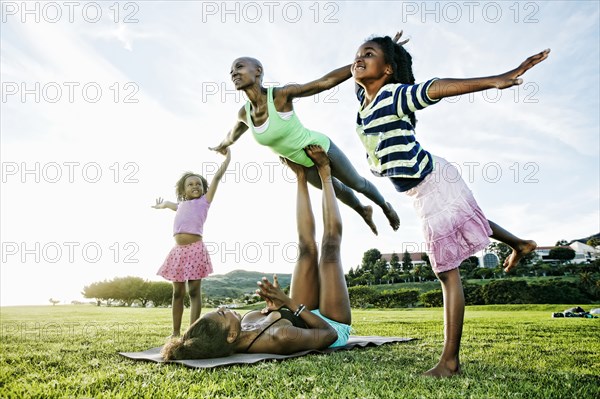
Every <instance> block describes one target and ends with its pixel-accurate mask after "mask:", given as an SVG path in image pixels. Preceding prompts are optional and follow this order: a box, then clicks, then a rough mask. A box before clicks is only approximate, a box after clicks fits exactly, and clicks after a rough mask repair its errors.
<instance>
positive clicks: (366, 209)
mask: <svg viewBox="0 0 600 399" xmlns="http://www.w3.org/2000/svg"><path fill="white" fill-rule="evenodd" d="M359 214H360V216H362V218H363V219H364V221H365V223H367V224H368V225H369V227H370V228H371V231H372V232H373V233H374V234H375V235H379V233H378V232H377V226H375V223H374V222H373V207H372V206H370V205H365V206H363V207H362V211H360V212H359Z"/></svg>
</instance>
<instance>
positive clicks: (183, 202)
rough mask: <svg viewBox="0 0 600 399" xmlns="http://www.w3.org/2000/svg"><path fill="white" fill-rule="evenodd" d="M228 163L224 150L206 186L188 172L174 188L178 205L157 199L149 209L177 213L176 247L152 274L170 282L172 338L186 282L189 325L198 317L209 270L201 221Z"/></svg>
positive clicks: (176, 333) (178, 327)
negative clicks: (171, 291)
mask: <svg viewBox="0 0 600 399" xmlns="http://www.w3.org/2000/svg"><path fill="white" fill-rule="evenodd" d="M230 160H231V153H230V152H229V150H227V151H226V152H225V160H224V161H223V163H222V164H221V167H220V168H219V169H218V170H217V172H216V173H215V176H214V177H213V179H212V181H211V183H210V186H209V185H208V183H207V181H206V179H205V178H204V177H202V176H200V175H198V174H195V173H191V172H187V173H184V174H183V176H181V178H180V179H179V180H178V181H177V184H176V185H175V192H176V194H177V201H178V202H177V203H173V202H169V201H163V199H162V198H158V199H157V200H156V204H155V205H153V206H152V207H153V208H155V209H165V208H169V209H172V210H174V211H176V212H177V214H176V215H175V222H174V224H173V236H174V237H175V243H176V244H177V245H176V246H175V247H173V249H172V250H171V252H169V255H168V256H167V259H166V260H165V261H164V263H163V265H162V266H161V267H160V269H158V272H157V273H156V274H158V275H159V276H162V277H164V278H165V279H167V280H169V281H172V282H173V302H172V313H173V333H172V335H171V336H172V337H178V336H179V335H180V334H181V318H182V317H183V299H184V297H185V283H186V281H187V283H188V290H189V294H190V305H191V306H190V307H191V309H190V324H192V323H194V322H195V321H196V320H197V319H198V318H200V312H201V309H202V297H201V294H200V284H201V282H202V279H203V278H204V277H207V276H208V275H209V274H210V273H212V271H213V268H212V263H211V261H210V256H209V254H208V251H207V250H206V246H205V245H204V242H203V241H202V234H203V228H204V222H205V221H206V217H207V215H208V209H209V208H210V204H211V203H212V201H213V198H214V196H215V192H216V191H217V186H218V185H219V181H220V180H221V178H222V177H223V175H224V174H225V171H226V170H227V166H228V165H229V161H230Z"/></svg>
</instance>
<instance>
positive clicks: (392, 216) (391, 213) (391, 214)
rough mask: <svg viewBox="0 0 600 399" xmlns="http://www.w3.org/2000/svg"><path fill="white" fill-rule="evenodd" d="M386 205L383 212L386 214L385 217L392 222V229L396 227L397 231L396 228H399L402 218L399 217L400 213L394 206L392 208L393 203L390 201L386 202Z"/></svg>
mask: <svg viewBox="0 0 600 399" xmlns="http://www.w3.org/2000/svg"><path fill="white" fill-rule="evenodd" d="M385 205H386V208H385V209H384V210H383V213H384V214H385V217H386V218H387V219H388V221H389V222H390V226H392V229H394V231H396V230H398V227H400V218H399V217H398V214H397V213H396V211H395V210H394V208H392V204H390V203H389V202H386V203H385Z"/></svg>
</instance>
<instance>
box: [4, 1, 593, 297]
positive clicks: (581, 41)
mask: <svg viewBox="0 0 600 399" xmlns="http://www.w3.org/2000/svg"><path fill="white" fill-rule="evenodd" d="M23 4H24V3H22V2H2V21H1V22H2V23H1V25H0V27H1V39H0V40H1V41H0V45H1V61H0V67H1V80H2V102H1V103H0V106H1V109H0V112H1V115H0V119H1V122H0V123H1V125H0V128H1V150H0V151H1V158H2V159H1V163H2V190H1V193H0V199H1V216H0V218H1V220H2V225H1V241H2V266H1V271H0V272H1V287H0V288H1V290H0V291H1V294H0V295H1V297H0V304H1V305H2V306H6V305H16V304H44V303H48V299H49V298H50V297H53V298H57V299H60V300H62V301H65V302H70V301H71V300H73V299H81V298H80V295H79V293H80V291H81V290H82V288H83V286H84V285H86V284H90V283H92V282H94V281H100V280H104V279H111V278H113V277H115V276H127V275H135V276H140V277H143V278H147V279H152V280H160V278H158V277H157V276H155V273H156V270H157V269H158V267H159V266H160V264H161V263H162V261H163V259H164V257H165V256H166V254H167V253H168V251H169V249H170V248H171V247H172V245H173V239H172V234H171V229H172V221H173V217H174V213H173V212H171V211H168V210H161V211H159V210H155V209H152V208H151V207H150V205H152V204H153V202H154V199H155V198H156V197H159V196H162V197H165V198H167V199H171V200H174V193H173V185H174V183H175V181H176V180H177V178H178V177H179V175H180V174H181V173H182V172H183V171H186V170H194V171H197V172H200V173H204V174H205V175H207V177H208V178H211V177H212V175H211V173H213V172H214V170H215V167H216V165H217V163H218V162H220V161H221V157H220V156H218V155H217V154H215V153H213V152H211V151H209V150H208V147H209V146H213V145H216V144H218V143H219V142H220V141H221V139H222V138H223V137H224V136H225V134H226V133H227V131H228V130H229V129H230V128H231V126H232V125H233V122H234V121H235V115H236V112H237V110H238V109H239V108H240V107H241V106H242V105H243V103H244V101H245V99H244V97H243V96H242V95H241V94H239V93H236V92H235V90H234V88H233V85H232V84H231V82H230V81H229V76H228V72H229V68H230V65H231V62H232V61H233V60H234V59H235V58H237V57H239V56H245V55H249V56H253V57H256V58H258V59H260V60H261V61H262V63H263V65H264V67H265V83H266V84H274V85H282V84H286V83H291V82H306V81H310V80H312V79H315V78H318V77H320V76H322V75H324V74H325V73H327V72H329V71H330V70H332V69H335V68H337V67H339V66H342V65H345V64H348V63H350V62H352V60H353V57H354V53H355V51H356V49H357V48H358V46H359V45H360V44H362V42H363V41H364V40H365V39H366V38H368V37H370V36H372V35H374V34H375V35H382V34H384V35H385V34H390V35H391V34H393V33H394V32H395V31H397V30H399V29H403V30H404V32H405V36H406V37H409V38H410V39H411V40H410V43H409V44H408V45H407V49H408V50H409V51H410V52H411V54H412V55H413V67H414V73H415V76H416V79H417V81H423V80H427V79H429V78H431V77H436V76H437V77H455V78H461V77H474V76H484V75H491V74H496V73H501V72H504V71H506V70H509V69H512V68H514V67H516V66H517V65H518V64H519V63H520V62H522V61H523V60H524V59H525V58H526V57H527V56H529V55H532V54H534V53H537V52H539V51H541V50H543V49H545V48H551V49H552V52H551V54H550V57H549V58H548V59H547V60H546V61H545V62H543V63H542V64H540V65H538V66H537V67H535V68H534V69H532V70H530V71H529V72H528V73H527V74H526V75H525V76H524V84H523V85H522V86H520V87H519V88H518V89H517V88H513V89H508V90H505V91H502V92H498V91H494V90H490V91H487V92H485V93H477V94H474V95H471V96H462V97H460V98H454V99H445V100H442V101H441V102H440V103H439V104H437V105H435V106H432V107H430V108H428V109H426V110H423V111H421V112H420V113H419V114H417V117H418V119H419V123H418V126H417V137H418V140H419V141H420V142H421V144H422V145H423V146H424V147H425V148H426V149H427V150H429V151H430V152H432V153H434V154H436V155H439V156H442V157H444V158H446V159H447V160H449V161H452V162H455V163H456V164H457V165H458V166H459V168H460V169H461V171H462V175H463V178H464V179H465V180H466V181H467V182H468V184H469V186H470V187H471V189H472V190H473V192H474V194H475V197H476V199H477V200H478V202H479V204H480V206H481V208H482V209H483V211H484V212H485V213H486V215H487V216H488V218H489V219H491V220H493V221H495V222H497V223H498V224H500V225H501V226H503V227H505V228H507V229H508V230H510V231H512V232H514V233H515V234H517V235H519V236H522V237H524V238H531V239H535V240H536V241H537V242H538V244H540V245H552V244H554V243H555V242H556V241H557V240H560V239H567V240H571V239H575V238H581V237H585V236H588V235H591V234H594V233H598V232H599V231H600V222H599V220H600V214H599V208H600V195H599V191H600V188H599V180H600V176H599V170H600V160H599V157H600V149H599V148H600V144H599V136H600V134H599V126H600V123H599V114H598V109H599V108H600V104H599V92H600V90H599V88H600V87H599V80H598V79H599V72H598V71H599V65H598V64H599V59H600V54H599V48H598V47H599V45H598V43H599V40H598V39H599V15H600V14H599V5H598V3H597V2H587V1H586V2H583V1H579V2H451V3H445V2H428V3H423V2H359V1H353V2H230V3H227V5H226V6H224V5H223V4H224V3H222V2H195V1H180V2H149V1H147V2H144V1H135V2H120V3H118V4H117V5H116V6H115V3H114V2H96V3H90V2H74V3H69V2H52V3H44V2H29V3H27V6H26V7H28V8H27V9H25V8H24V6H23ZM69 4H72V5H69ZM295 109H296V112H297V113H298V116H299V117H300V120H301V121H302V122H303V123H304V125H305V126H307V127H309V128H311V129H314V130H318V131H321V132H323V133H326V134H327V135H329V136H330V137H331V138H332V139H333V140H334V141H335V142H336V144H337V145H338V146H339V147H340V148H342V149H343V150H344V152H345V153H346V154H347V155H348V157H349V158H350V159H351V160H353V161H354V165H355V167H356V168H357V169H358V170H359V171H360V172H361V173H362V174H363V175H364V176H366V177H368V178H369V179H370V180H371V181H372V182H374V183H375V184H376V185H377V187H378V188H379V189H380V190H381V192H382V193H383V194H384V196H385V197H386V199H388V200H389V201H390V202H392V203H393V204H394V206H395V208H396V210H397V211H398V213H399V215H400V218H401V222H402V225H401V228H400V230H399V231H398V232H393V231H392V230H391V228H389V226H387V222H386V220H385V218H384V216H383V214H382V213H381V212H379V211H378V210H376V214H375V221H376V223H377V225H378V226H379V231H380V234H379V236H378V237H376V236H374V235H372V234H371V233H370V231H369V230H368V228H367V227H366V225H364V224H363V222H362V221H361V220H360V218H359V217H358V216H357V215H356V214H355V213H354V212H353V211H351V210H350V209H348V208H347V207H344V206H342V207H341V209H342V217H343V220H344V241H343V247H342V252H343V261H344V267H345V269H346V270H348V269H349V268H350V267H355V266H356V265H357V264H359V263H360V260H361V257H362V254H363V253H364V252H365V251H366V250H368V249H370V248H378V249H379V250H380V251H382V252H393V251H396V252H403V251H404V249H409V250H411V251H416V250H421V249H422V248H423V245H424V244H423V237H422V234H421V232H420V227H419V223H418V220H417V218H416V216H415V214H414V211H413V209H412V204H411V203H410V201H409V200H408V198H407V197H404V196H402V195H400V194H398V193H396V192H395V191H394V189H393V187H392V185H391V184H390V183H389V182H388V181H386V180H385V179H381V178H376V177H374V176H372V175H371V174H370V172H369V170H368V168H367V164H366V161H365V158H364V157H365V156H364V151H363V149H362V147H361V144H360V142H359V140H358V138H357V136H356V133H355V130H354V121H355V113H356V110H357V103H356V100H355V98H354V95H353V83H352V82H351V81H347V82H344V83H342V84H341V85H340V86H338V87H336V88H335V89H333V90H331V91H330V92H328V93H321V94H320V95H319V96H316V97H314V98H304V99H301V100H298V101H297V102H296V103H295ZM311 194H312V198H313V204H314V208H315V211H316V213H317V217H318V218H319V217H320V212H319V205H318V204H319V200H320V193H319V192H318V191H317V190H311ZM294 201H295V184H294V183H293V179H292V176H291V175H289V174H288V173H287V172H286V170H285V169H284V168H283V167H281V166H280V165H279V164H278V160H277V157H276V156H275V155H274V154H272V153H271V152H270V151H269V150H268V149H265V148H264V147H261V146H259V145H258V144H257V143H256V142H254V140H253V138H252V137H251V136H250V135H249V134H246V135H244V136H242V138H241V139H240V140H239V142H238V143H236V144H235V146H233V147H232V165H231V167H230V171H229V173H228V174H227V175H226V176H225V180H224V181H223V183H222V185H221V186H220V187H219V190H218V193H217V196H216V198H215V201H214V203H213V206H212V208H211V211H210V214H209V218H208V221H207V223H206V226H205V241H206V243H207V244H208V246H209V249H210V250H211V252H212V259H213V264H214V266H215V272H216V273H225V272H228V271H231V270H234V269H239V268H243V269H247V270H259V271H264V272H267V273H271V272H282V273H289V272H291V270H292V268H293V259H294V256H295V253H296V248H295V245H294V243H295V242H296V236H295V220H294ZM364 201H365V203H367V202H368V200H367V199H364ZM317 234H320V230H318V232H317Z"/></svg>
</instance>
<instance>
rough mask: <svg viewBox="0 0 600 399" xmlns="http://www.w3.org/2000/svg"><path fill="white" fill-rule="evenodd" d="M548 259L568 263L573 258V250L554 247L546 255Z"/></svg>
mask: <svg viewBox="0 0 600 399" xmlns="http://www.w3.org/2000/svg"><path fill="white" fill-rule="evenodd" d="M548 257H549V258H550V259H556V260H559V261H561V263H562V262H566V261H569V260H571V259H574V258H575V250H574V249H573V248H565V247H556V248H552V249H551V250H550V253H548Z"/></svg>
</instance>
